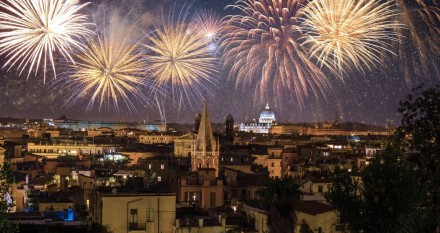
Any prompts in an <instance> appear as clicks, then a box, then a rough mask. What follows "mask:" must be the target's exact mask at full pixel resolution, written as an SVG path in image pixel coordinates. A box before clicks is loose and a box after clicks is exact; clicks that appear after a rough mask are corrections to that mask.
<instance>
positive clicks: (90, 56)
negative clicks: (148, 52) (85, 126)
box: [62, 25, 148, 110]
mask: <svg viewBox="0 0 440 233" xmlns="http://www.w3.org/2000/svg"><path fill="white" fill-rule="evenodd" d="M122 29H123V30H122ZM122 31H124V33H121V32H122ZM134 33H135V32H134V30H133V28H130V27H126V26H115V25H110V28H109V29H108V30H107V31H105V32H103V33H102V34H100V35H98V36H97V37H96V39H95V40H91V41H89V42H88V44H87V47H86V50H85V51H83V52H81V53H80V54H78V61H77V62H76V63H75V64H73V65H71V66H70V68H71V70H72V72H71V73H70V74H69V75H67V76H66V79H65V80H63V81H65V83H63V84H62V85H63V87H64V88H62V89H65V88H67V89H71V90H72V93H71V97H70V99H69V100H68V104H67V106H70V105H71V104H73V103H74V102H76V101H77V99H78V98H80V97H86V96H90V101H89V103H88V105H87V110H90V109H91V108H92V107H93V106H94V104H95V102H99V109H101V108H102V107H105V108H106V109H109V108H110V106H111V105H112V104H113V106H114V108H115V109H119V104H120V102H123V103H125V104H126V105H127V107H128V109H129V110H136V106H135V104H134V103H133V101H132V99H133V98H134V99H136V100H138V101H139V102H141V103H144V102H145V101H146V100H147V98H146V96H145V95H144V94H143V93H144V91H145V90H144V89H145V88H146V87H147V84H148V83H146V82H145V74H144V70H145V67H146V66H145V63H144V59H143V56H142V53H141V52H140V50H139V44H138V43H137V41H136V40H134V39H133V36H132V35H133V34H134Z"/></svg>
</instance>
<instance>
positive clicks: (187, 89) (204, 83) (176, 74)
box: [145, 14, 218, 104]
mask: <svg viewBox="0 0 440 233" xmlns="http://www.w3.org/2000/svg"><path fill="white" fill-rule="evenodd" d="M192 22H194V21H192ZM205 36H206V35H205V34H204V32H203V31H202V30H195V26H194V25H193V24H191V20H189V19H188V18H187V14H184V15H179V17H178V20H173V19H170V20H165V19H162V20H161V21H157V22H156V23H155V30H154V32H153V33H152V34H151V35H150V36H149V38H148V41H147V43H146V44H145V48H146V50H147V52H146V53H147V54H146V60H147V64H148V65H147V67H148V69H147V73H148V77H151V78H153V79H154V82H155V83H156V85H157V86H159V87H161V88H169V89H170V90H171V92H172V96H173V99H174V100H176V99H177V100H179V101H180V102H181V101H182V98H183V99H187V100H188V101H189V103H190V104H191V102H192V101H193V100H197V99H199V100H200V99H203V98H204V97H205V94H210V93H211V91H210V87H209V85H212V84H215V80H214V77H215V76H216V75H217V72H218V68H217V59H216V58H215V57H214V54H213V53H212V51H211V50H210V47H209V43H208V41H207V40H206V38H205Z"/></svg>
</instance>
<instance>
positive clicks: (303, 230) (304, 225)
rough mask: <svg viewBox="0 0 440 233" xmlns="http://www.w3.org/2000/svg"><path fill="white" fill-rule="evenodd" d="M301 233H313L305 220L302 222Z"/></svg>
mask: <svg viewBox="0 0 440 233" xmlns="http://www.w3.org/2000/svg"><path fill="white" fill-rule="evenodd" d="M299 233H313V231H312V229H310V226H309V224H308V223H307V222H306V220H304V219H303V220H302V222H301V228H300V230H299Z"/></svg>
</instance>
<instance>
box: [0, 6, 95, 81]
mask: <svg viewBox="0 0 440 233" xmlns="http://www.w3.org/2000/svg"><path fill="white" fill-rule="evenodd" d="M86 5H87V3H86V4H82V5H74V4H71V3H70V1H68V0H9V1H6V2H4V1H2V2H0V10H2V12H0V55H5V56H6V62H5V64H4V65H3V67H6V66H10V67H13V66H17V69H18V70H20V74H21V73H22V72H23V71H24V70H25V69H28V75H27V77H28V78H29V75H30V74H31V73H32V71H33V70H34V72H35V75H37V72H38V69H39V68H40V66H42V69H43V74H44V80H46V71H47V69H48V66H50V67H51V68H52V69H53V72H54V76H55V77H56V69H55V56H56V53H60V54H61V55H62V56H63V57H64V59H65V60H69V61H71V62H73V59H72V56H71V53H72V52H73V51H74V50H75V49H79V50H81V48H82V47H83V44H82V42H81V40H82V39H83V38H85V37H87V36H89V35H90V34H92V31H90V30H89V29H87V26H88V25H89V24H88V23H86V20H87V17H86V16H85V15H82V14H80V13H79V11H80V10H81V9H82V8H84V7H85V6H86Z"/></svg>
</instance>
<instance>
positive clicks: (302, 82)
mask: <svg viewBox="0 0 440 233" xmlns="http://www.w3.org/2000/svg"><path fill="white" fill-rule="evenodd" d="M303 4H305V1H303V0H258V1H257V0H239V1H237V2H236V4H235V5H232V6H230V7H232V8H234V9H237V10H239V11H241V13H242V14H239V15H230V16H228V17H227V18H226V21H225V23H224V28H223V33H224V35H223V36H222V38H221V45H220V49H221V51H223V54H224V55H223V61H224V64H225V65H226V66H229V67H230V72H229V77H230V78H236V87H238V86H243V87H245V86H255V96H256V98H255V99H256V100H259V101H260V102H266V101H269V98H271V97H272V96H273V98H274V100H275V102H277V103H280V102H281V101H282V100H283V99H285V98H286V96H287V97H288V98H289V99H293V100H295V99H296V101H297V102H298V103H299V104H300V106H302V105H303V104H304V98H305V97H306V96H308V95H309V93H310V91H312V92H313V93H314V95H315V96H319V94H322V93H324V92H325V90H326V89H328V88H329V87H330V82H329V80H328V79H327V78H326V76H325V75H324V73H323V72H322V71H321V70H320V68H319V67H317V66H316V65H315V64H314V63H313V62H312V61H310V59H309V57H308V55H307V54H306V53H305V51H304V50H303V49H302V47H301V45H300V43H299V41H298V39H299V38H298V34H299V32H300V28H299V18H298V17H299V10H300V9H301V6H302V5H303Z"/></svg>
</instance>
